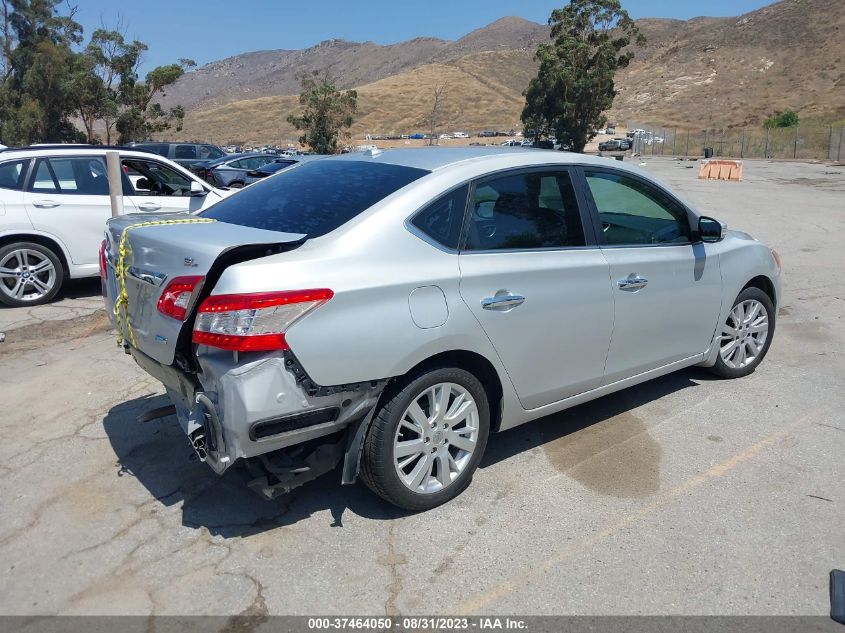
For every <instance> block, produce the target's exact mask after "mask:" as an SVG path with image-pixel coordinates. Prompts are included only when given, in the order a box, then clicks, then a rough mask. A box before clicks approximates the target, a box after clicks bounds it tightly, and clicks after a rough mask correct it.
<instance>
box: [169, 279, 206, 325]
mask: <svg viewBox="0 0 845 633" xmlns="http://www.w3.org/2000/svg"><path fill="white" fill-rule="evenodd" d="M203 279H205V278H204V277H201V276H190V277H174V278H173V279H171V280H170V283H169V284H167V286H166V287H165V289H164V292H162V293H161V296H160V297H159V299H158V306H157V307H158V311H159V312H161V313H162V314H164V315H166V316H169V317H171V318H173V319H176V320H177V321H184V320H185V317H187V316H188V308H190V306H191V303H192V301H193V298H194V296H195V295H196V294H197V293H198V292H199V290H200V287H201V286H202V281H203Z"/></svg>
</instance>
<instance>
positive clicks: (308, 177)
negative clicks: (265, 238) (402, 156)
mask: <svg viewBox="0 0 845 633" xmlns="http://www.w3.org/2000/svg"><path fill="white" fill-rule="evenodd" d="M428 173H429V172H428V171H426V170H424V169H415V168H413V167H401V166H399V165H387V164H384V163H370V162H363V161H350V160H318V161H314V162H313V163H309V164H307V165H301V166H299V167H295V168H293V169H290V170H288V171H283V172H281V173H280V174H278V175H277V176H274V177H273V178H268V179H266V180H264V181H261V182H259V183H257V184H254V185H250V186H249V187H247V188H246V189H244V190H243V191H241V192H240V193H238V194H237V195H234V196H232V197H231V198H226V199H225V200H222V201H221V202H218V203H217V204H215V205H214V206H213V207H211V208H210V209H208V210H207V211H205V212H203V213H202V214H201V215H202V216H204V217H207V218H214V219H215V220H220V221H221V222H229V223H230V224H239V225H241V226H250V227H253V228H257V229H267V230H269V231H282V232H285V233H304V234H305V235H307V236H308V237H319V236H320V235H325V234H326V233H328V232H330V231H333V230H335V229H336V228H337V227H339V226H341V225H343V224H345V223H346V222H348V221H349V220H351V219H352V218H354V217H355V216H356V215H358V214H359V213H361V212H362V211H364V210H366V209H368V208H370V207H371V206H373V205H374V204H375V203H377V202H378V201H380V200H382V199H384V198H386V197H387V196H389V195H390V194H392V193H394V192H395V191H398V190H399V189H401V188H402V187H404V186H405V185H407V184H409V183H411V182H413V181H415V180H417V179H418V178H421V177H423V176H425V175H426V174H428Z"/></svg>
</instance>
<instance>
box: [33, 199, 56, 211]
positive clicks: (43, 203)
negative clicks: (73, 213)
mask: <svg viewBox="0 0 845 633" xmlns="http://www.w3.org/2000/svg"><path fill="white" fill-rule="evenodd" d="M32 206H33V207H38V208H39V209H53V208H55V207H60V206H62V203H61V202H56V201H55V200H36V201H35V202H33V203H32Z"/></svg>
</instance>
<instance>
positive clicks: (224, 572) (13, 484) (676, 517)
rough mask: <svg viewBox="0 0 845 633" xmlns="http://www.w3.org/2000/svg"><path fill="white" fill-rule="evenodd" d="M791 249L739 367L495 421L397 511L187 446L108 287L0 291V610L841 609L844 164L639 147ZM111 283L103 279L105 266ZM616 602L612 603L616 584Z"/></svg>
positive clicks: (673, 176) (359, 493)
mask: <svg viewBox="0 0 845 633" xmlns="http://www.w3.org/2000/svg"><path fill="white" fill-rule="evenodd" d="M646 163H647V166H646V169H648V170H650V171H652V172H653V173H655V174H656V175H658V177H661V178H663V179H664V180H665V181H667V182H668V183H669V184H670V185H672V186H673V187H674V188H675V189H676V190H678V191H679V192H680V193H682V194H683V195H685V196H686V197H687V198H689V199H690V200H691V201H692V202H693V203H694V204H696V205H697V206H698V207H699V208H700V209H701V210H702V211H704V210H706V211H707V212H709V213H710V214H712V215H714V216H715V217H717V218H719V219H724V220H726V221H727V222H728V224H729V226H731V227H732V228H739V229H742V230H747V231H749V232H750V233H752V234H753V235H755V237H758V238H760V239H761V240H764V241H766V242H768V243H769V244H770V245H771V246H773V247H775V248H777V249H778V250H779V251H780V252H781V254H782V257H783V261H784V266H785V296H784V298H783V301H782V303H781V306H780V313H779V320H778V324H777V331H776V333H775V340H774V343H773V346H772V348H771V351H770V353H769V356H768V358H767V359H766V361H765V362H764V363H763V365H762V366H761V367H760V369H759V370H758V371H757V372H755V373H754V374H753V375H751V376H749V377H748V378H745V379H742V380H737V381H721V380H714V379H712V377H711V376H710V375H709V374H707V373H706V372H704V371H701V370H698V369H691V370H688V371H683V372H680V373H676V374H673V375H670V376H667V377H665V378H662V379H658V380H656V381H652V382H650V383H647V384H645V385H641V386H639V387H635V388H632V389H629V390H626V391H624V392H621V393H618V394H614V395H611V396H608V397H605V398H602V399H600V400H598V401H595V402H593V403H589V404H587V405H583V406H580V407H577V408H575V409H572V410H570V411H568V412H564V413H562V414H557V415H554V416H550V417H548V418H545V419H543V420H540V421H537V422H535V423H532V424H528V425H525V426H522V427H519V428H517V429H514V430H512V431H508V432H506V433H503V434H500V435H498V436H492V437H491V439H490V442H489V444H488V450H487V454H486V456H485V458H484V460H483V462H482V467H481V468H480V469H479V471H478V473H477V474H476V476H475V479H474V481H473V483H472V485H471V486H470V488H469V489H468V490H467V491H466V492H465V493H464V494H463V495H461V496H460V497H459V498H458V499H456V500H454V501H453V502H451V503H449V504H447V505H445V506H443V507H441V508H437V509H435V510H433V511H430V512H427V513H424V514H417V515H408V514H405V513H403V512H400V511H398V510H396V509H394V508H392V507H390V506H387V505H385V504H384V503H382V502H381V501H380V500H378V499H377V498H376V497H375V496H374V495H372V494H371V493H370V492H369V491H368V490H366V488H364V487H363V486H362V485H357V486H345V487H341V486H340V485H339V479H340V477H339V475H338V473H332V474H329V475H327V476H325V477H323V478H321V479H319V480H317V481H315V482H312V483H311V484H308V485H306V486H304V487H303V488H300V489H298V490H296V491H294V492H293V493H291V494H290V495H287V496H283V497H281V498H280V499H277V500H275V501H273V502H266V501H263V500H261V499H260V498H259V497H258V496H256V495H255V494H254V493H252V492H251V491H249V490H247V489H246V488H245V487H244V486H243V483H242V481H241V480H240V479H239V476H238V474H237V473H235V472H230V473H227V474H226V475H225V476H223V477H218V476H217V475H215V474H214V473H212V471H211V470H210V469H209V468H207V467H206V466H205V465H204V464H202V463H199V462H198V461H197V460H196V458H195V457H194V454H193V451H192V450H191V448H190V445H189V442H188V440H187V439H186V438H185V437H184V435H183V434H182V432H181V430H180V429H179V427H178V426H177V425H176V423H175V421H174V420H173V418H164V419H160V420H155V421H152V422H148V423H144V424H140V423H138V422H136V420H135V418H136V417H137V416H138V415H140V414H141V413H143V412H145V411H147V410H149V409H152V408H155V407H158V406H162V405H164V404H166V400H165V398H164V397H163V396H162V392H163V389H162V388H161V386H160V385H159V384H158V383H156V382H155V381H154V380H153V379H152V378H150V377H148V376H147V375H146V374H145V373H143V372H142V371H141V370H140V369H139V368H137V367H136V366H135V364H134V363H133V361H132V360H131V358H130V357H128V356H126V355H124V354H123V353H121V351H120V350H119V349H118V348H117V347H116V345H115V338H114V334H113V332H111V330H110V329H109V328H108V325H107V323H108V322H107V320H106V317H105V313H104V311H103V310H102V303H101V299H100V297H99V282H98V281H97V280H93V281H89V282H80V283H78V284H74V286H73V288H72V289H71V291H70V292H69V293H67V295H66V297H65V298H63V299H61V300H60V301H58V302H56V303H54V304H51V305H48V306H40V307H37V308H30V309H25V310H24V309H15V310H10V309H0V331H5V332H6V333H7V338H6V342H5V343H0V369H2V371H0V393H2V395H3V403H4V405H5V406H4V413H3V414H2V416H0V431H2V433H3V442H0V508H2V513H0V571H2V574H0V614H15V615H35V614H139V615H145V614H157V615H162V614H211V615H217V614H219V615H232V614H244V615H250V616H255V619H254V620H253V621H254V623H260V622H261V621H262V618H264V617H265V616H267V615H272V614H300V615H303V614H369V615H380V614H391V615H395V614H399V613H401V614H411V613H425V614H432V613H437V614H440V613H464V614H470V613H483V614H488V613H496V614H505V613H511V614H521V615H526V614H557V613H567V614H666V613H673V614H768V615H772V614H802V615H810V614H818V615H822V614H826V613H827V611H828V609H829V604H828V588H827V574H828V572H829V570H830V569H832V568H837V567H838V568H843V567H845V540H843V539H842V526H843V525H845V492H844V491H845V488H843V486H842V481H843V479H845V460H843V459H842V455H843V454H845V416H843V404H845V395H843V394H845V389H844V388H843V387H845V360H843V351H845V332H844V331H843V323H842V318H843V314H844V313H845V280H843V279H842V275H841V273H842V271H843V270H845V250H843V249H842V246H841V245H842V241H843V238H845V170H843V169H842V168H836V167H831V166H830V165H812V164H805V163H796V164H792V163H767V162H765V161H746V168H745V175H746V180H745V181H744V182H742V183H728V182H705V181H698V180H696V179H695V170H694V169H688V168H687V167H688V166H689V165H694V163H688V164H687V163H682V162H678V161H674V160H670V159H665V160H661V159H647V160H646ZM95 282H96V283H95ZM611 597H612V598H611Z"/></svg>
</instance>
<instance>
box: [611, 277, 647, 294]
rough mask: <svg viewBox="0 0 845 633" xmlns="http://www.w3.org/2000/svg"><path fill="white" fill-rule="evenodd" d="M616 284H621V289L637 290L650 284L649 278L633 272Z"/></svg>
mask: <svg viewBox="0 0 845 633" xmlns="http://www.w3.org/2000/svg"><path fill="white" fill-rule="evenodd" d="M616 284H617V285H618V286H619V290H628V291H636V290H641V289H642V288H645V287H646V285H647V284H648V279H646V278H645V277H640V276H639V275H637V274H636V273H632V274H630V275H628V276H627V277H625V279H620V280H619V281H617V282H616Z"/></svg>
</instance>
